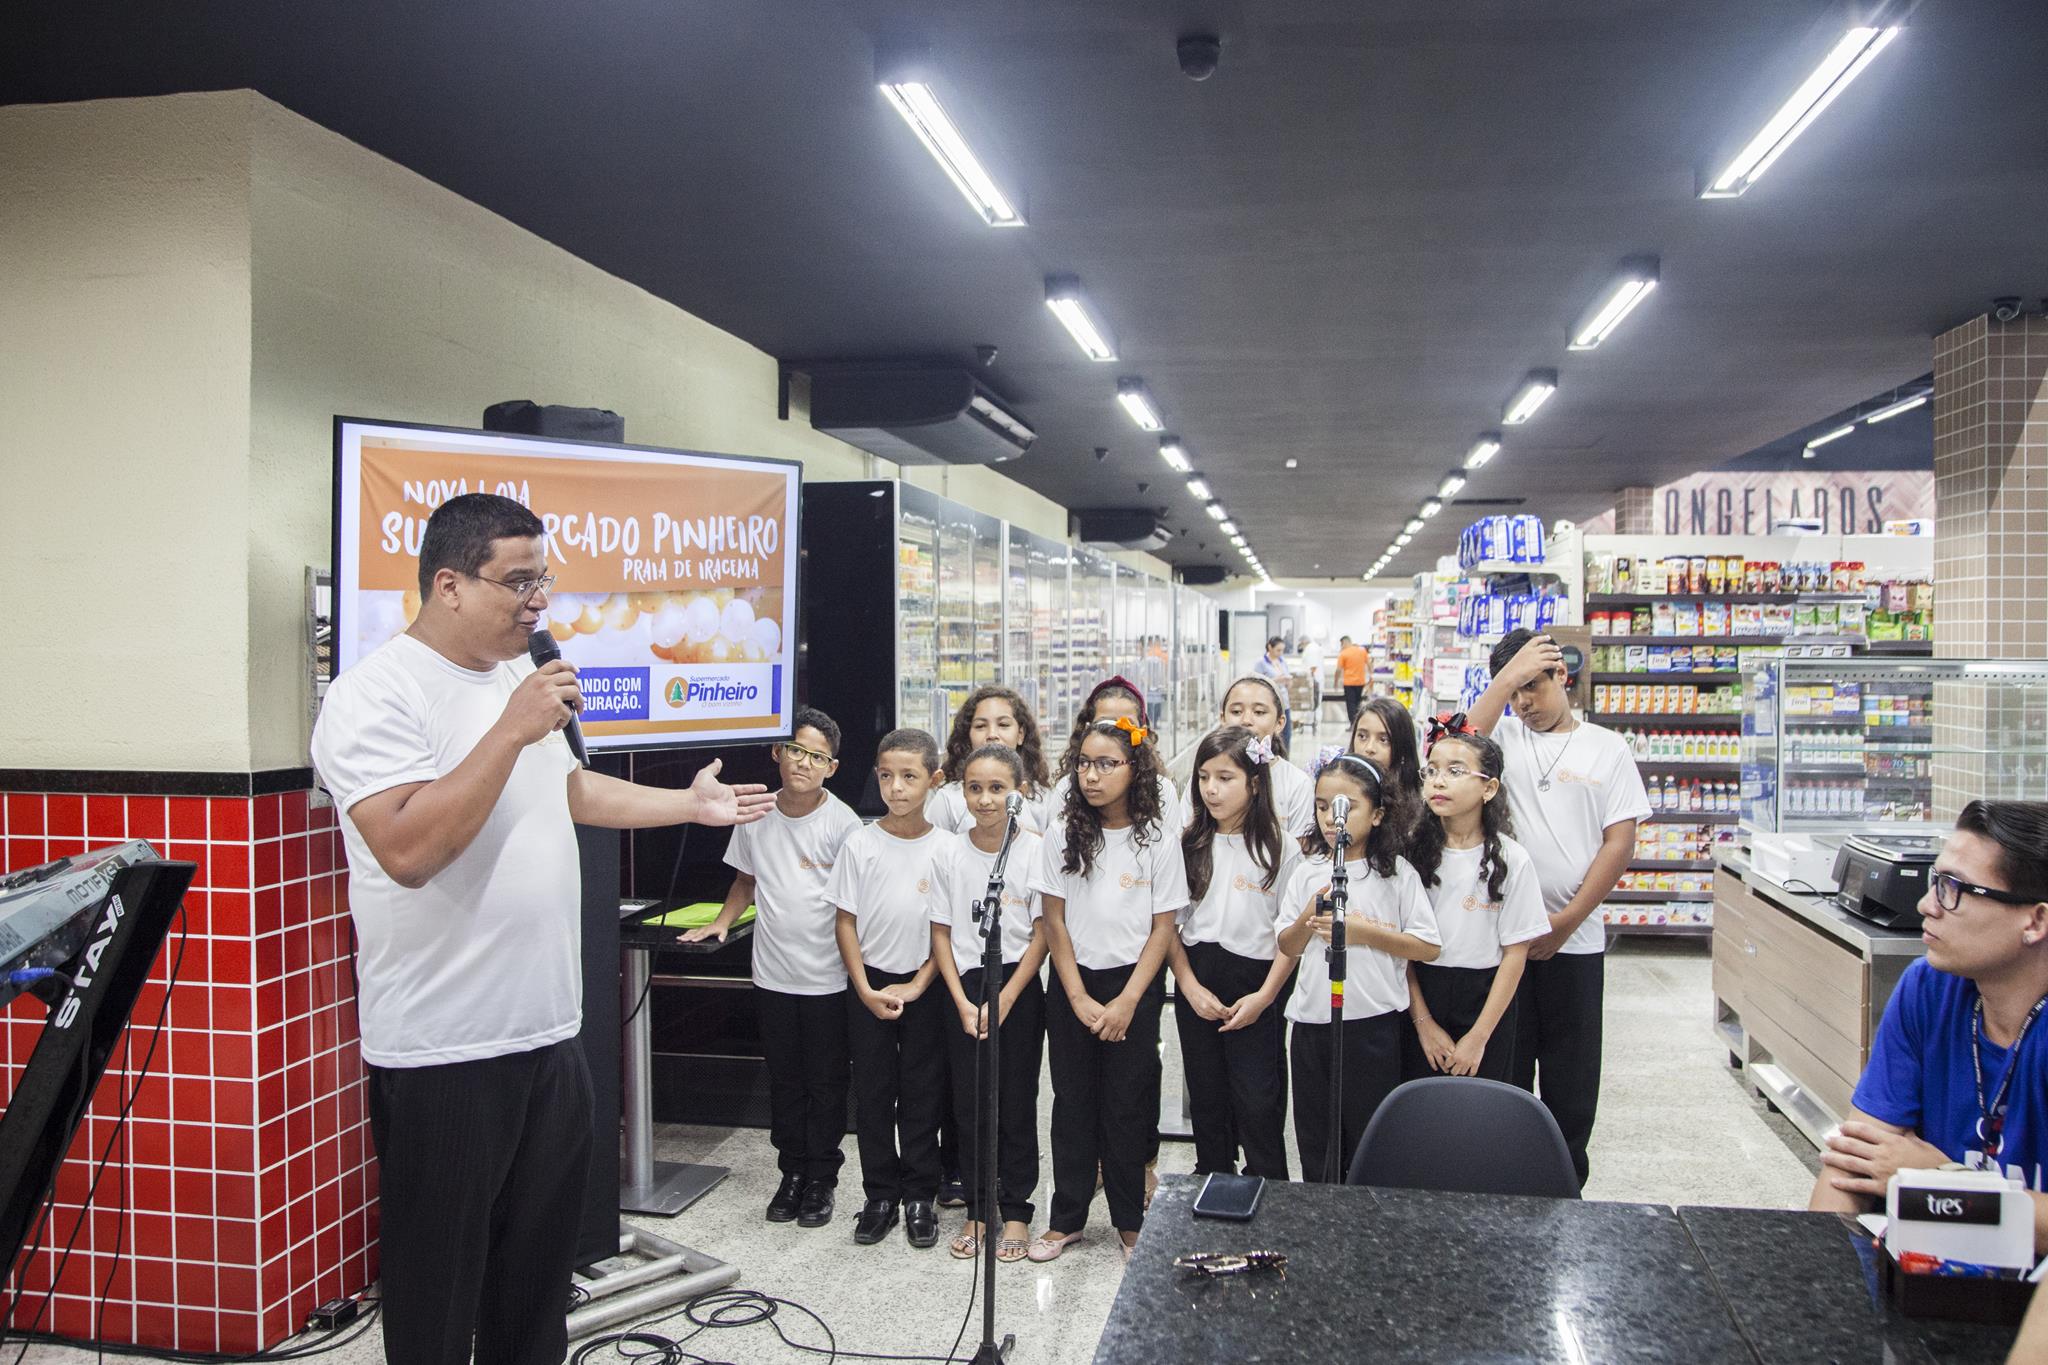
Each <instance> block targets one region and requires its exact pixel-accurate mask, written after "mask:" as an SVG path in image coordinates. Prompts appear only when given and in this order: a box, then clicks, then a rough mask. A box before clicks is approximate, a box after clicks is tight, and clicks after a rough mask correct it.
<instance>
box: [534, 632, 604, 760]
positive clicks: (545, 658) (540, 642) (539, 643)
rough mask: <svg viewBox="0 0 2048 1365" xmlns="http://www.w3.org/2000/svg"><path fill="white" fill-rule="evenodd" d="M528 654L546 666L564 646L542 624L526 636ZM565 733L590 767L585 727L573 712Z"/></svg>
mask: <svg viewBox="0 0 2048 1365" xmlns="http://www.w3.org/2000/svg"><path fill="white" fill-rule="evenodd" d="M526 656H527V657H528V658H529V659H532V660H533V666H534V667H535V668H546V667H547V666H548V665H549V664H551V663H553V662H554V661H555V660H557V659H559V658H561V657H562V647H561V646H560V645H559V644H557V643H555V637H554V636H553V635H551V634H549V633H548V628H547V627H546V626H542V627H541V628H540V629H539V630H536V631H535V632H534V633H533V634H531V635H529V636H527V637H526ZM563 734H564V735H566V736H567V737H568V740H569V752H570V753H572V754H574V755H576V761H577V762H578V763H581V764H582V765H583V766H584V767H586V768H587V767H589V766H590V755H589V754H588V753H587V752H585V751H584V748H583V727H582V725H580V724H578V723H577V720H576V717H575V716H574V715H573V714H572V715H570V717H569V723H568V725H566V726H564V727H563Z"/></svg>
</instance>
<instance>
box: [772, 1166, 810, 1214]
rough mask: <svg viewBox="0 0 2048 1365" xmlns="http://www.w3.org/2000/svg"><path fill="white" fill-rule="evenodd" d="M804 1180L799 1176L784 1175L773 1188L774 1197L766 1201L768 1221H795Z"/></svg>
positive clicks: (801, 1200)
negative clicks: (780, 1181)
mask: <svg viewBox="0 0 2048 1365" xmlns="http://www.w3.org/2000/svg"><path fill="white" fill-rule="evenodd" d="M803 1197H804V1178H803V1177H802V1176H800V1175H785V1176H783V1177H782V1183H781V1184H780V1185H778V1186H776V1188H775V1197H774V1198H773V1199H771V1200H769V1201H768V1221H769V1222H771V1223H791V1222H795V1221H796V1214H797V1208H798V1206H799V1205H800V1204H801V1203H802V1202H803Z"/></svg>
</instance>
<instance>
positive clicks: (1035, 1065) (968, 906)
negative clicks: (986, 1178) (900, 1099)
mask: <svg viewBox="0 0 2048 1365" xmlns="http://www.w3.org/2000/svg"><path fill="white" fill-rule="evenodd" d="M1026 773H1027V769H1026V767H1025V764H1024V762H1023V760H1022V758H1021V757H1020V756H1019V755H1018V753H1017V751H1016V750H1014V749H1012V748H1009V747H1008V746H1006V745H1001V744H985V745H982V746H981V747H979V748H977V749H975V750H974V751H973V752H972V753H970V754H969V755H968V756H967V759H966V761H965V762H964V763H962V764H961V765H960V777H959V779H958V780H957V782H956V783H955V784H954V785H956V786H957V787H958V788H959V790H960V793H961V795H963V796H964V797H965V798H966V801H967V813H968V816H969V817H970V819H972V821H973V823H972V824H971V825H969V826H968V828H967V829H966V831H965V832H963V833H961V834H957V835H953V836H952V837H950V838H948V839H947V840H945V841H944V842H943V843H942V844H941V845H940V846H939V853H938V856H937V857H936V858H935V859H934V860H933V862H932V889H931V897H930V901H931V904H930V909H929V913H930V915H931V940H932V961H933V962H935V963H936V964H938V969H939V977H940V979H941V980H943V981H944V982H945V983H946V991H947V993H948V994H949V995H950V996H951V997H952V1002H953V1009H954V1012H955V1013H956V1014H957V1015H958V1016H959V1026H958V1027H957V1028H956V1027H954V1026H953V1024H952V1023H950V1022H949V1023H948V1024H947V1025H946V1027H945V1033H946V1043H947V1051H948V1053H949V1054H950V1062H951V1068H952V1073H953V1111H954V1112H955V1113H956V1114H958V1115H959V1116H960V1119H961V1124H960V1130H961V1131H960V1137H961V1167H962V1170H961V1175H962V1178H963V1180H964V1182H965V1185H966V1192H967V1206H968V1215H967V1226H966V1227H965V1228H964V1229H962V1230H961V1232H960V1235H959V1236H957V1237H955V1238H954V1239H953V1242H952V1246H951V1250H952V1253H953V1255H954V1256H956V1257H958V1258H960V1259H961V1260H971V1259H973V1258H974V1257H975V1256H977V1255H979V1254H980V1252H981V1238H982V1237H983V1236H984V1235H986V1234H985V1230H984V1227H983V1222H982V1220H983V1219H984V1217H985V1216H986V1214H985V1212H984V1210H983V1209H982V1207H981V1202H980V1201H981V1184H980V1175H979V1171H980V1164H979V1163H980V1160H981V1141H980V1138H979V1137H978V1136H977V1135H978V1134H979V1132H980V1124H979V1118H980V1114H981V1110H980V1108H979V1107H978V1105H977V1104H976V1097H975V1093H974V1087H975V1077H976V1074H977V1072H976V1067H975V1052H976V1049H977V1048H978V1047H979V1046H980V1040H981V1039H982V1038H983V1037H985V1036H986V1034H987V1032H988V1030H987V1024H986V1020H987V1012H986V1011H987V999H988V983H987V981H986V979H985V973H984V970H983V967H982V949H983V946H984V945H985V944H986V942H987V937H986V934H985V931H984V929H983V928H982V926H980V925H978V924H977V923H976V922H975V920H974V918H973V907H974V905H975V904H976V903H977V902H979V901H980V900H981V899H982V898H983V897H984V896H985V895H987V893H988V881H989V876H990V875H991V873H992V872H993V871H994V869H995V862H996V855H997V853H998V852H1000V851H1001V849H1002V846H1003V830H1004V827H1005V825H1006V824H1007V823H1008V819H1009V816H1008V813H1007V809H1006V806H1005V802H1006V801H1007V800H1008V799H1009V795H1010V793H1011V792H1014V791H1019V790H1021V789H1022V787H1023V785H1024V783H1025V781H1026V780H1027V778H1026ZM1027 809H1028V807H1027ZM1019 824H1020V826H1021V824H1022V821H1021V820H1020V821H1019ZM1038 858H1039V837H1038V835H1036V834H1034V833H1032V832H1031V831H1030V830H1028V829H1023V828H1021V827H1020V828H1019V830H1018V831H1017V837H1016V838H1015V839H1014V840H1013V841H1012V842H1011V844H1010V858H1009V861H1008V862H1007V863H1006V864H1004V868H1003V891H1002V896H1003V924H1002V933H1003V939H1002V943H1003V979H1002V980H1001V982H999V983H998V984H997V986H996V997H997V1004H998V1010H997V1018H998V1020H999V1021H1000V1023H1001V1025H1002V1054H1003V1055H1002V1061H1001V1064H1000V1065H1001V1076H1000V1079H999V1082H998V1090H997V1101H998V1113H997V1122H996V1205H997V1210H998V1212H999V1213H1000V1214H1001V1216H1002V1220H1003V1230H1002V1236H1001V1237H1000V1238H998V1239H997V1242H996V1259H997V1260H999V1261H1005V1262H1014V1261H1021V1260H1023V1259H1024V1257H1025V1255H1026V1253H1027V1251H1028V1250H1029V1239H1030V1237H1031V1216H1032V1213H1033V1209H1032V1205H1031V1196H1032V1194H1033V1193H1034V1192H1035V1191H1036V1189H1037V1188H1038V1069H1039V1065H1040V1063H1041V1062H1042V1061H1043V1060H1044V1057H1045V987H1044V986H1043V985H1042V984H1041V983H1040V981H1039V979H1038V969H1039V967H1040V966H1041V965H1042V964H1043V963H1044V962H1045V932H1044V927H1043V925H1042V924H1041V923H1040V922H1039V919H1038V915H1037V908H1038V894H1037V893H1036V892H1034V891H1033V890H1031V874H1032V870H1033V869H1034V868H1035V867H1036V866H1037V865H1038Z"/></svg>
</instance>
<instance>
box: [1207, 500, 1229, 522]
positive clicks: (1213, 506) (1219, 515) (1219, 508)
mask: <svg viewBox="0 0 2048 1365" xmlns="http://www.w3.org/2000/svg"><path fill="white" fill-rule="evenodd" d="M1202 510H1203V511H1204V512H1207V513H1208V514H1209V520H1211V521H1228V520H1229V519H1230V513H1228V512H1226V511H1224V510H1223V504H1222V503H1220V502H1212V503H1208V504H1206V505H1205V506H1204V507H1203V508H1202Z"/></svg>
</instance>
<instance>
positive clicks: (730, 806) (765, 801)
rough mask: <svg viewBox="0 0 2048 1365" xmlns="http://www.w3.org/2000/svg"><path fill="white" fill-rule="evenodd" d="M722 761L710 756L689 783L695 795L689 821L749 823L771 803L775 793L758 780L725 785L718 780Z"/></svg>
mask: <svg viewBox="0 0 2048 1365" xmlns="http://www.w3.org/2000/svg"><path fill="white" fill-rule="evenodd" d="M724 766H725V760H724V759H722V758H714V759H712V760H711V761H710V762H709V763H707V764H705V765H704V767H702V768H700V769H699V770H698V772H697V776H696V778H695V779H694V780H693V781H692V782H691V783H690V795H691V796H693V797H695V798H696V810H695V811H694V812H693V813H692V815H691V817H690V818H691V820H692V821H693V822H694V823H696V824H700V825H751V824H753V823H754V822H755V821H756V820H759V819H760V818H761V817H762V816H764V815H766V814H767V813H768V812H769V810H770V808H772V807H773V806H774V805H775V795H774V793H772V792H770V791H769V790H768V789H767V788H766V787H764V786H762V785H761V784H760V783H758V782H746V783H742V784H741V785H739V786H736V787H733V786H727V785H726V784H725V783H723V782H720V781H719V780H718V771H719V769H721V768H723V767H724Z"/></svg>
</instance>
